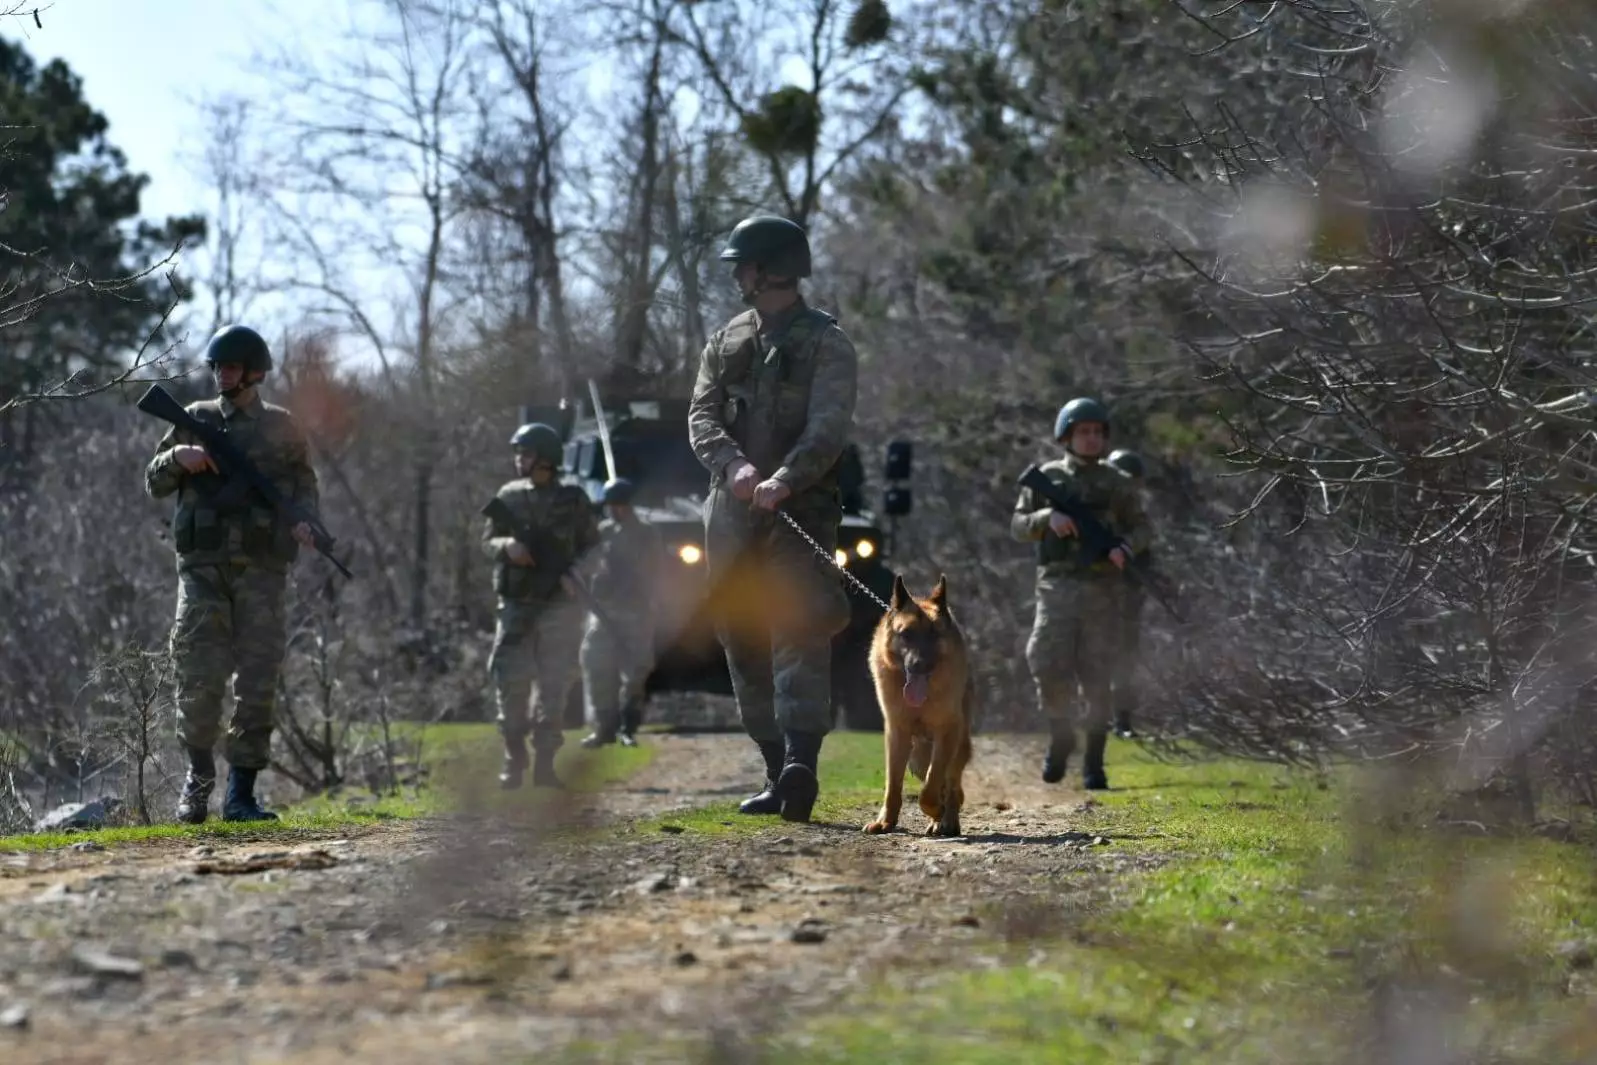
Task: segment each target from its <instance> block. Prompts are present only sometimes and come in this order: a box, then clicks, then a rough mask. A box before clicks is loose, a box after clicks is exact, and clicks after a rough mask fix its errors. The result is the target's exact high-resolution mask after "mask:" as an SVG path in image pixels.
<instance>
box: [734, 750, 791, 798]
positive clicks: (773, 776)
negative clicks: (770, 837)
mask: <svg viewBox="0 0 1597 1065" xmlns="http://www.w3.org/2000/svg"><path fill="white" fill-rule="evenodd" d="M760 757H762V758H764V759H765V789H764V790H763V791H761V792H760V793H759V794H758V795H750V796H749V797H748V798H746V799H744V800H743V801H742V802H740V803H738V812H739V813H745V814H779V813H781V812H782V800H781V799H779V798H777V794H776V782H777V781H778V780H780V779H781V777H782V763H783V762H784V761H786V759H787V748H786V747H785V746H783V745H782V744H780V743H762V744H760Z"/></svg>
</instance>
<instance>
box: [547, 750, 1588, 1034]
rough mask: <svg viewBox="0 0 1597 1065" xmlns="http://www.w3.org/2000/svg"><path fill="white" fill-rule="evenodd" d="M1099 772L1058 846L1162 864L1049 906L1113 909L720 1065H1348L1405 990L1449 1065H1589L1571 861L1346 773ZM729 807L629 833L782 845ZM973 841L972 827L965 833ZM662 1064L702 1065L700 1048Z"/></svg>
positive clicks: (1135, 767)
mask: <svg viewBox="0 0 1597 1065" xmlns="http://www.w3.org/2000/svg"><path fill="white" fill-rule="evenodd" d="M881 757H882V756H881V737H880V736H879V735H870V734H858V733H838V734H835V735H834V736H833V737H831V738H829V739H828V741H827V746H826V748H825V750H824V752H823V755H822V795H823V800H822V804H821V813H820V816H821V817H822V818H823V819H825V820H833V821H845V822H849V821H852V820H853V819H855V818H857V817H859V816H860V815H861V814H863V813H865V812H867V811H868V810H869V809H870V808H871V807H872V806H874V805H875V804H876V802H877V801H879V798H880V787H881V783H880V780H881V777H880V775H881ZM751 758H752V752H751ZM1108 763H1109V767H1110V776H1111V779H1112V781H1113V784H1114V790H1113V791H1110V792H1103V793H1095V794H1094V795H1093V796H1092V798H1093V800H1094V803H1095V805H1094V806H1093V808H1091V809H1089V810H1087V811H1084V812H1082V813H1080V814H1078V815H1076V817H1075V818H1074V823H1072V824H1071V825H1070V827H1071V828H1072V829H1077V830H1080V831H1084V832H1092V833H1096V834H1101V835H1104V836H1107V837H1109V839H1110V840H1111V841H1112V842H1111V845H1110V847H1108V848H1103V849H1097V850H1094V851H1093V852H1092V853H1095V854H1098V855H1104V856H1108V855H1111V854H1113V853H1115V852H1120V853H1145V854H1149V855H1159V856H1162V857H1164V858H1166V859H1167V861H1166V862H1165V863H1164V864H1163V865H1161V866H1159V867H1157V868H1154V869H1152V870H1150V871H1144V872H1126V873H1121V874H1112V873H1087V872H1081V873H1067V874H1063V878H1062V880H1061V882H1060V884H1059V891H1060V894H1061V895H1062V896H1063V895H1065V894H1068V893H1070V892H1072V891H1073V890H1076V889H1077V885H1073V884H1072V883H1071V882H1070V880H1071V878H1075V877H1082V878H1086V877H1094V876H1096V877H1100V878H1101V877H1108V878H1109V880H1108V882H1109V883H1110V884H1111V885H1112V900H1113V901H1112V902H1111V904H1110V905H1109V906H1108V907H1106V908H1104V909H1103V910H1101V911H1099V912H1097V913H1095V914H1091V915H1088V916H1086V917H1076V918H1069V919H1068V920H1072V921H1073V922H1074V923H1073V924H1066V925H1064V926H1063V927H1062V926H1061V924H1060V923H1059V922H1058V921H1053V922H1048V921H1039V922H1038V924H1037V929H1036V931H1035V933H1032V932H1030V931H1026V930H1022V931H1021V932H1020V933H1019V934H1015V933H1010V935H1011V938H1010V940H1007V941H1006V940H1004V939H988V940H985V941H983V942H981V943H980V944H979V945H978V946H976V947H975V948H974V950H975V952H977V953H980V954H983V955H986V956H988V957H989V958H990V959H994V960H996V962H997V964H995V965H987V966H984V967H978V966H976V965H975V964H974V963H973V962H970V961H967V962H966V963H965V964H964V965H955V966H952V967H950V968H949V969H947V970H945V971H943V972H941V973H924V972H914V973H909V972H906V973H904V974H902V977H901V978H897V979H892V980H889V981H888V983H887V984H886V985H884V986H880V987H877V988H875V989H872V990H871V991H870V992H868V993H867V994H865V995H863V996H856V997H855V998H853V999H852V1000H851V1001H850V1003H848V1004H847V1005H846V1006H845V1007H843V1008H842V1009H840V1010H839V1011H838V1012H836V1013H835V1014H832V1015H830V1016H825V1017H820V1018H813V1019H807V1020H799V1021H794V1020H793V1019H787V1020H786V1025H787V1027H785V1029H784V1030H783V1031H782V1032H781V1034H780V1035H779V1036H777V1037H775V1038H773V1039H770V1040H767V1041H764V1042H762V1043H760V1044H759V1045H758V1046H757V1047H752V1048H744V1049H743V1050H741V1051H740V1056H739V1057H738V1060H744V1061H748V1062H750V1063H751V1065H759V1063H762V1062H767V1061H769V1062H776V1061H785V1060H792V1059H794V1058H796V1057H798V1056H802V1057H803V1059H804V1060H806V1061H809V1062H813V1063H826V1065H867V1063H869V1065H879V1063H892V1062H915V1063H917V1065H944V1063H946V1065H955V1063H959V1065H1000V1063H1002V1065H1028V1063H1051V1062H1062V1063H1063V1062H1071V1063H1074V1062H1076V1061H1079V1060H1082V1059H1083V1056H1084V1055H1092V1056H1093V1057H1092V1059H1093V1060H1096V1059H1097V1058H1100V1057H1101V1058H1102V1059H1103V1060H1115V1061H1131V1062H1181V1063H1197V1065H1209V1063H1214V1065H1220V1063H1226V1065H1232V1063H1254V1062H1257V1063H1266V1062H1268V1063H1275V1062H1280V1061H1292V1062H1293V1063H1294V1065H1310V1063H1319V1062H1325V1063H1327V1065H1329V1063H1331V1062H1337V1063H1338V1065H1340V1063H1342V1062H1345V1061H1348V1060H1364V1059H1365V1058H1364V1056H1363V1055H1361V1053H1360V1050H1359V1048H1360V1047H1362V1046H1364V1044H1365V1042H1366V1041H1367V1040H1369V1039H1371V1038H1373V1037H1374V1032H1375V1028H1374V1023H1373V1020H1372V1018H1373V1016H1374V1009H1375V1007H1374V1005H1373V1003H1374V1002H1375V997H1374V993H1373V992H1372V988H1374V987H1377V986H1383V985H1394V986H1416V987H1422V988H1426V989H1428V991H1429V992H1432V993H1437V992H1439V993H1441V994H1443V995H1444V999H1443V1000H1444V1001H1450V1002H1452V1003H1453V1004H1454V1005H1455V1006H1456V1007H1457V1012H1453V1013H1445V1012H1444V1013H1443V1014H1441V1015H1427V1014H1426V1013H1425V1009H1426V1008H1429V1007H1416V1012H1414V1013H1412V1014H1411V1015H1409V1016H1408V1018H1407V1019H1406V1020H1402V1021H1400V1022H1399V1024H1398V1027H1399V1029H1400V1030H1403V1031H1407V1032H1411V1033H1413V1032H1417V1031H1419V1029H1417V1028H1416V1027H1415V1026H1419V1025H1429V1026H1431V1029H1434V1030H1427V1032H1428V1036H1429V1037H1430V1038H1433V1039H1445V1040H1448V1041H1449V1042H1450V1045H1452V1046H1454V1047H1455V1048H1467V1049H1466V1050H1465V1052H1464V1054H1463V1055H1462V1056H1460V1057H1457V1058H1454V1059H1450V1060H1472V1061H1488V1060H1489V1061H1493V1062H1504V1063H1506V1062H1516V1063H1517V1062H1525V1063H1530V1062H1537V1063H1561V1062H1574V1061H1585V1060H1593V1058H1592V1055H1593V1052H1594V1050H1597V1044H1593V1043H1592V1042H1591V1041H1590V1038H1591V1037H1590V1036H1589V1035H1588V1036H1586V1039H1587V1040H1588V1041H1587V1042H1585V1043H1582V1042H1581V1041H1580V1039H1579V1038H1577V1037H1576V1035H1574V1034H1573V1033H1575V1032H1576V1031H1577V1029H1576V1028H1574V1027H1573V1026H1574V1025H1576V1024H1578V1023H1579V1022H1580V1020H1581V1018H1582V1017H1589V1013H1587V1012H1586V1011H1587V1007H1586V1005H1585V1003H1586V1001H1589V999H1588V997H1587V996H1588V995H1591V994H1597V981H1588V982H1586V983H1584V984H1583V983H1582V982H1581V981H1582V980H1583V975H1582V974H1583V973H1586V972H1588V971H1587V970H1572V969H1571V967H1570V965H1569V964H1568V962H1567V961H1566V960H1565V959H1563V958H1561V957H1559V956H1558V953H1557V947H1558V944H1560V943H1561V942H1566V941H1569V940H1572V939H1583V938H1591V939H1592V940H1593V942H1594V943H1597V877H1594V876H1593V873H1594V872H1597V866H1594V863H1593V861H1592V858H1591V852H1590V848H1589V846H1586V845H1583V844H1571V843H1559V842H1555V841H1552V840H1548V839H1542V838H1536V837H1530V836H1526V837H1520V838H1485V837H1482V836H1470V835H1467V834H1460V833H1458V832H1456V831H1439V830H1437V829H1436V828H1435V827H1427V826H1426V825H1425V823H1424V820H1423V819H1421V818H1416V817H1413V816H1407V814H1409V813H1410V812H1411V811H1397V810H1391V809H1382V810H1379V811H1375V810H1374V805H1375V804H1376V803H1378V802H1382V801H1385V800H1381V799H1379V798H1377V797H1376V796H1378V795H1379V794H1380V793H1379V792H1378V791H1375V790H1373V789H1367V788H1365V787H1364V786H1363V785H1364V783H1365V782H1364V781H1363V779H1362V778H1361V777H1360V775H1359V774H1358V773H1357V772H1355V771H1353V770H1349V769H1339V770H1337V771H1334V772H1332V773H1329V774H1316V773H1308V772H1304V771H1297V770H1290V769H1286V768H1283V767H1278V766H1270V765H1262V764H1257V763H1248V762H1239V761H1235V760H1210V761H1202V762H1193V763H1181V764H1171V763H1167V762H1160V761H1157V760H1155V759H1154V758H1152V757H1151V756H1149V755H1148V754H1146V753H1145V752H1143V751H1142V750H1141V749H1139V748H1138V747H1137V746H1135V745H1134V744H1131V743H1126V742H1122V741H1117V740H1116V741H1111V744H1110V748H1109V755H1108ZM908 790H910V791H913V790H914V784H913V782H911V784H910V786H909V788H908ZM973 798H975V800H976V801H977V802H978V803H979V801H980V797H979V796H976V797H973ZM735 805H736V804H735V803H731V802H729V803H721V804H716V805H714V806H712V807H709V808H706V809H703V810H695V811H691V812H687V813H684V814H680V815H673V816H669V817H664V818H660V819H657V820H656V821H655V822H651V823H649V825H647V826H640V827H644V828H650V829H654V828H658V826H659V825H661V824H671V825H675V826H677V827H679V828H681V829H682V830H683V834H684V836H690V835H694V834H699V835H704V836H715V835H724V834H728V833H754V832H760V831H790V830H791V829H790V826H777V827H775V828H773V827H772V825H771V822H770V821H769V820H768V819H764V818H757V819H749V818H742V817H740V816H739V815H737V814H736V813H735ZM1376 812H1378V813H1379V814H1380V816H1373V814H1374V813H1376ZM975 814H976V811H974V810H973V815H975ZM972 820H979V815H978V816H972V817H967V828H972V827H974V826H972V825H970V824H969V822H970V821H972ZM1034 845H1036V846H1045V845H1046V844H1041V843H1039V844H1034ZM1061 912H1067V911H1065V910H1064V909H1063V908H1061ZM986 916H987V917H988V918H990V919H996V918H998V917H999V914H997V913H996V912H993V911H989V912H988V913H987V914H986ZM996 923H997V922H996V920H988V921H985V922H984V924H985V925H986V926H987V927H989V928H991V927H994V926H995V924H996ZM1022 923H1024V922H1022ZM1013 926H1014V922H1010V927H1013ZM1061 933H1063V934H1061ZM1571 976H1573V978H1574V980H1575V984H1574V986H1575V988H1577V990H1576V991H1571V989H1570V987H1571V985H1570V979H1571ZM1581 988H1584V990H1581ZM1445 996H1451V998H1446V997H1445ZM1433 1001H1435V1000H1433ZM637 1049H638V1048H636V1047H632V1046H631V1045H630V1044H624V1043H620V1042H618V1043H616V1044H615V1045H593V1044H588V1045H585V1046H583V1047H581V1048H573V1051H574V1052H573V1054H572V1055H571V1056H569V1057H562V1058H561V1059H560V1060H561V1061H567V1060H569V1061H573V1062H576V1061H583V1062H601V1061H603V1062H609V1061H620V1060H638V1061H643V1060H657V1059H656V1058H653V1057H650V1056H649V1055H648V1054H634V1053H633V1052H634V1051H635V1050H637ZM655 1049H657V1050H658V1049H661V1048H658V1047H657V1048H655ZM672 1053H673V1054H675V1055H677V1056H676V1058H675V1060H684V1061H711V1060H722V1058H717V1057H715V1055H714V1054H712V1053H710V1052H709V1051H708V1050H704V1049H700V1050H697V1051H695V1050H693V1049H692V1048H687V1047H676V1048H673V1049H672ZM629 1055H630V1056H629ZM723 1056H724V1055H723ZM1394 1060H1395V1059H1394Z"/></svg>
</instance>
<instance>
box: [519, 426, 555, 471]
mask: <svg viewBox="0 0 1597 1065" xmlns="http://www.w3.org/2000/svg"><path fill="white" fill-rule="evenodd" d="M510 446H511V447H513V448H515V449H516V450H517V451H530V452H532V454H533V456H534V457H536V458H538V459H541V460H542V461H544V462H552V463H554V464H555V465H557V466H558V465H559V464H560V459H561V457H562V455H563V454H564V453H565V444H564V443H563V442H562V441H561V439H560V434H559V433H557V432H555V431H554V429H553V428H551V427H550V426H547V425H545V424H543V423H542V422H528V423H527V424H526V425H523V426H522V427H521V428H520V429H517V430H516V433H515V435H514V436H512V437H511V438H510Z"/></svg>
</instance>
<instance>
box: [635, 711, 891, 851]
mask: <svg viewBox="0 0 1597 1065" xmlns="http://www.w3.org/2000/svg"><path fill="white" fill-rule="evenodd" d="M748 755H749V776H750V779H755V778H757V777H759V776H760V775H761V774H762V769H763V767H762V765H761V762H760V755H759V752H758V751H757V750H756V749H755V747H754V744H753V743H748ZM820 770H821V774H820V776H821V794H820V798H819V799H817V800H816V803H815V810H814V812H813V813H812V814H811V819H812V820H815V821H821V822H831V823H834V824H846V825H851V826H853V827H854V828H859V827H860V826H861V825H863V824H864V822H863V821H862V820H861V819H860V818H861V811H862V810H864V809H865V808H867V807H870V806H874V805H876V804H879V803H880V802H881V801H882V735H881V733H879V732H842V731H840V732H833V733H832V734H831V735H829V736H828V737H827V738H826V742H825V744H824V745H823V746H822V748H821V761H820ZM907 779H911V780H913V778H907ZM916 787H919V784H916ZM751 794H752V792H751ZM745 797H746V796H742V795H740V796H737V797H736V798H732V799H728V800H726V801H724V802H717V803H711V804H710V805H708V806H700V807H695V808H693V809H691V810H681V811H678V812H675V813H670V814H666V815H664V816H661V817H656V818H650V819H648V820H645V821H639V822H635V823H633V824H631V825H627V826H624V827H623V828H622V829H621V830H620V831H623V832H626V833H648V832H658V831H660V830H661V829H662V828H663V827H665V826H669V827H670V828H671V829H681V830H682V832H683V833H684V834H691V835H696V836H707V837H709V836H715V837H723V836H740V835H754V834H756V833H759V832H761V831H768V830H772V829H773V828H775V827H778V826H783V825H785V822H782V821H775V822H773V821H772V820H771V819H770V818H768V817H747V816H745V815H743V814H740V813H738V808H737V807H738V803H740V802H742V801H743V799H744V798H745ZM788 827H791V826H788Z"/></svg>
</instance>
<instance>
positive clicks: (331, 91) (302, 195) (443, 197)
mask: <svg viewBox="0 0 1597 1065" xmlns="http://www.w3.org/2000/svg"><path fill="white" fill-rule="evenodd" d="M467 13H468V12H467V5H466V4H465V3H463V2H462V3H454V2H449V3H428V4H422V3H413V2H410V0H381V2H379V3H374V4H368V5H365V6H362V7H359V8H357V9H356V11H355V15H356V17H357V19H359V18H361V17H365V18H369V19H370V22H369V24H361V23H360V22H358V21H357V23H356V24H355V25H354V26H352V28H351V30H350V32H349V41H350V48H349V50H348V51H347V52H346V53H345V54H344V55H343V56H341V58H340V61H339V64H338V65H337V66H336V67H335V68H334V69H329V70H318V69H314V68H311V67H309V66H308V65H307V64H306V63H304V62H300V61H297V60H287V61H283V62H282V63H280V64H279V69H280V70H281V71H282V73H283V75H284V77H285V80H286V81H287V89H288V92H287V94H286V96H285V99H284V106H283V111H284V121H285V123H286V125H287V127H288V129H287V135H288V137H289V138H290V139H289V140H288V143H291V144H293V145H294V165H293V167H292V173H293V175H294V179H293V184H292V185H291V186H290V192H289V194H288V195H286V196H285V195H280V196H279V197H278V199H277V201H276V207H277V212H276V227H275V237H276V240H277V243H278V244H279V246H281V247H287V248H292V249H294V250H296V251H297V252H298V253H299V255H298V257H297V260H296V261H297V262H298V263H300V264H303V265H305V266H310V267H312V269H311V270H309V271H307V272H306V273H304V274H298V275H297V276H296V277H295V278H294V279H292V283H293V284H294V285H296V286H298V287H300V288H303V289H306V290H309V291H313V292H315V293H317V294H319V295H320V296H321V297H323V298H325V300H326V301H327V302H326V303H325V304H324V306H323V308H322V309H323V310H325V311H327V312H330V313H332V314H333V315H335V316H336V317H337V318H340V319H342V320H343V321H344V322H345V323H347V324H348V326H349V327H350V328H351V329H352V330H353V331H354V333H355V334H356V335H357V336H358V337H360V338H361V339H362V340H363V341H364V342H365V343H367V344H368V345H370V347H371V348H372V350H373V351H374V353H375V355H376V358H377V359H378V361H379V362H380V364H381V366H382V370H383V373H384V375H385V377H386V379H387V381H388V383H389V385H390V387H391V388H392V389H394V391H395V393H396V394H402V395H405V396H406V397H407V410H406V412H405V429H406V432H404V433H403V434H402V436H401V439H402V440H403V443H404V447H405V450H406V451H408V455H407V456H406V459H407V460H408V464H409V466H410V470H411V486H410V491H411V529H410V533H411V547H410V560H409V574H408V578H409V579H408V583H409V602H408V611H407V614H408V621H409V623H410V625H411V627H412V629H413V630H415V631H417V632H422V631H425V629H426V625H427V607H428V592H427V589H428V584H429V579H430V574H431V565H432V525H433V513H432V506H433V489H434V477H435V470H436V466H437V461H438V455H437V450H438V441H437V435H438V426H437V425H436V422H435V417H436V409H437V402H438V391H437V390H438V387H439V378H440V374H441V373H442V372H444V367H443V365H442V362H441V359H442V355H443V352H444V350H445V347H446V345H447V343H448V340H449V337H450V335H451V334H450V331H451V329H453V328H455V322H454V320H453V317H452V316H453V315H454V313H455V312H456V311H458V310H459V309H460V307H461V306H462V301H461V299H460V298H459V296H458V295H457V294H456V293H454V291H453V290H452V286H451V280H452V279H451V278H450V277H449V276H448V273H447V260H448V255H449V248H450V242H451V240H452V239H453V236H454V232H453V229H454V226H455V224H456V223H457V221H458V220H459V218H460V211H461V209H462V204H461V202H460V200H459V199H458V198H457V196H456V194H455V193H456V180H457V176H458V175H459V174H460V173H461V169H462V167H463V166H464V165H465V162H466V157H465V155H464V152H465V150H466V146H465V145H464V144H463V143H461V138H460V136H459V131H460V129H461V126H462V118H463V111H462V108H463V105H464V91H465V88H466V75H467V66H468V63H469V60H470V57H471V55H472V52H471V49H470V47H469V44H470V37H471V33H472V27H471V24H470V23H469V22H468V19H467ZM334 218H341V219H343V220H344V224H343V225H337V224H336V223H335V224H330V223H331V222H332V219H334ZM352 246H353V248H354V249H358V250H359V253H360V257H361V259H363V260H364V262H361V263H359V265H357V260H356V258H355V256H353V255H351V254H350V252H351V250H352ZM335 248H336V254H335V251H334V250H335ZM362 266H364V267H365V268H367V269H369V270H370V269H374V268H375V269H377V270H380V271H381V272H384V273H386V274H387V275H388V276H389V277H393V276H394V269H395V268H396V267H397V270H398V274H399V278H398V284H399V285H400V287H401V288H402V289H403V290H405V292H404V295H403V296H402V297H401V299H400V301H399V304H398V307H397V309H396V318H397V322H396V329H395V330H394V331H390V330H388V329H386V328H384V327H383V326H382V325H380V324H379V320H378V317H377V315H376V311H375V309H374V308H371V307H369V306H367V305H366V301H365V300H363V299H362V298H361V297H360V296H359V295H357V292H358V291H359V286H358V285H357V283H356V279H355V271H356V270H358V269H360V267H362ZM399 356H404V359H405V361H404V364H403V366H401V365H399V364H398V361H397V359H398V357H399ZM396 458H397V456H396Z"/></svg>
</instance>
